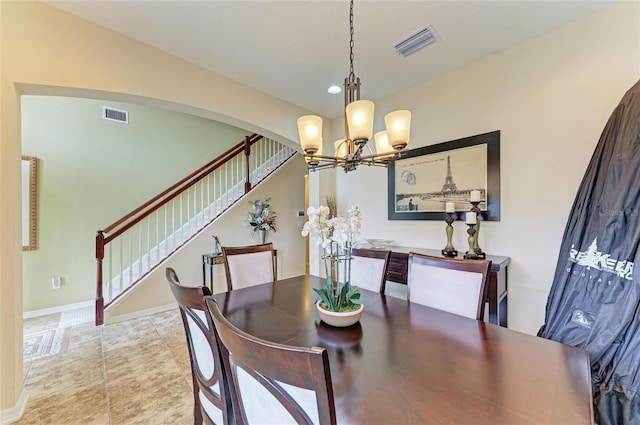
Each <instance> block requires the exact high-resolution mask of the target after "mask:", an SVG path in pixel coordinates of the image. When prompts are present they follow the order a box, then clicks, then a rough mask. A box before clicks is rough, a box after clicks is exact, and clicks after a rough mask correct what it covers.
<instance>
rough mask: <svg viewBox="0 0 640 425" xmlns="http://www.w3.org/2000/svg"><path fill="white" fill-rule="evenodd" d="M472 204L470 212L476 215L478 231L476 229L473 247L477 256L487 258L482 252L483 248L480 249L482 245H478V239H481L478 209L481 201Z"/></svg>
mask: <svg viewBox="0 0 640 425" xmlns="http://www.w3.org/2000/svg"><path fill="white" fill-rule="evenodd" d="M470 202H471V205H472V207H471V209H470V210H469V211H473V212H474V213H476V229H475V242H474V245H473V252H475V253H476V255H480V256H481V257H480V258H485V257H486V256H487V255H486V254H485V253H484V252H483V251H482V248H480V244H479V243H478V239H479V237H480V214H481V211H480V208H479V207H478V204H479V203H480V201H470Z"/></svg>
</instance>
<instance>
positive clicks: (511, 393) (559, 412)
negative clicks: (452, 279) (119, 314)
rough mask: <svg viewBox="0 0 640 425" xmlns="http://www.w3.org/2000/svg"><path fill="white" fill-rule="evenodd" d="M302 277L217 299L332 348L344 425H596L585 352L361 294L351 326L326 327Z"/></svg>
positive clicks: (256, 325)
mask: <svg viewBox="0 0 640 425" xmlns="http://www.w3.org/2000/svg"><path fill="white" fill-rule="evenodd" d="M323 283H324V279H322V278H319V277H315V276H310V275H303V276H298V277H293V278H289V279H284V280H279V281H276V282H274V283H269V284H263V285H258V286H254V287H251V288H245V289H240V290H234V291H231V292H228V293H221V294H217V295H215V298H216V301H217V302H218V304H219V305H220V307H221V308H222V310H223V313H224V315H225V317H227V318H228V319H229V320H230V321H231V322H232V323H233V324H234V325H235V326H237V327H238V328H240V329H242V330H244V331H245V332H248V333H249V334H251V335H254V336H256V337H259V338H262V339H266V340H268V341H272V342H278V343H284V344H290V345H296V346H309V347H310V346H318V347H325V348H326V349H327V351H328V353H329V362H330V369H331V379H332V383H333V390H334V397H335V402H336V416H337V422H338V424H493V425H495V424H562V425H564V424H567V425H568V424H591V423H593V407H592V406H593V405H592V396H591V378H590V368H589V358H588V354H587V352H586V351H585V350H582V349H578V348H575V347H570V346H568V345H564V344H560V343H557V342H553V341H549V340H546V339H542V338H538V337H535V336H532V335H527V334H524V333H520V332H517V331H513V330H510V329H506V328H503V327H499V326H495V325H491V324H487V323H484V322H480V321H475V320H471V319H467V318H465V317H461V316H457V315H454V314H450V313H447V312H444V311H440V310H437V309H433V308H429V307H425V306H422V305H419V304H414V303H410V302H408V301H407V300H402V299H398V298H393V297H390V296H385V295H381V294H379V293H377V292H371V291H366V290H361V293H362V302H363V304H364V313H363V315H362V318H361V319H360V322H359V323H357V324H356V325H353V326H351V327H348V328H334V327H331V326H328V325H326V324H325V323H324V322H322V321H321V320H320V318H319V316H318V313H317V311H316V306H315V302H316V300H317V297H316V295H315V293H314V292H313V291H312V288H313V287H318V288H319V287H321V286H322V284H323Z"/></svg>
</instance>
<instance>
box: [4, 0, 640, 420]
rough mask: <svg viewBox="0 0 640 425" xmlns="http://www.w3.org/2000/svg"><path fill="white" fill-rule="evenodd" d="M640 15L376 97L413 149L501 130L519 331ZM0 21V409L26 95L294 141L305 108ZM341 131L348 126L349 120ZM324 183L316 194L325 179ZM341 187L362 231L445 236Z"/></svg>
mask: <svg viewBox="0 0 640 425" xmlns="http://www.w3.org/2000/svg"><path fill="white" fill-rule="evenodd" d="M638 12H639V11H638V3H637V2H633V3H632V2H629V3H621V4H617V5H614V6H612V7H611V8H608V9H605V10H603V11H601V12H597V13H595V14H593V15H591V16H588V17H586V18H583V19H581V20H579V21H577V22H576V23H574V24H571V25H568V26H566V27H563V28H560V29H558V30H556V31H553V32H551V33H549V34H546V35H543V36H541V37H538V38H537V39H535V40H532V41H530V42H527V43H524V44H522V45H520V46H516V47H515V48H512V49H509V50H506V51H503V52H499V53H496V54H494V55H492V56H491V57H489V58H486V59H483V60H481V61H479V62H477V63H475V64H471V65H469V66H466V67H464V68H461V69H459V70H457V71H455V72H452V73H450V74H449V75H446V76H444V77H442V78H440V79H438V80H436V81H433V82H430V83H427V84H424V85H421V86H419V87H416V88H414V89H412V90H411V91H407V92H405V93H399V94H398V95H396V96H394V97H392V98H389V99H386V100H385V101H382V102H378V103H377V106H376V109H377V110H378V115H380V116H382V115H381V114H382V113H383V112H384V111H390V110H393V109H396V108H398V107H404V108H409V109H411V110H413V114H414V115H413V130H412V143H413V147H417V146H422V145H429V144H433V143H438V142H444V141H447V140H451V139H455V138H459V137H464V136H468V135H472V134H477V133H481V132H485V131H491V130H495V129H500V130H502V169H501V172H502V199H503V200H502V217H503V218H502V221H501V222H499V223H489V224H488V225H487V226H486V227H485V230H484V231H485V233H484V235H483V236H482V238H483V239H482V240H481V242H482V245H483V247H484V248H485V249H486V250H487V251H489V252H491V253H496V254H502V255H509V256H511V257H512V258H513V262H512V266H511V269H510V281H509V283H510V287H511V292H510V322H511V326H512V327H514V328H516V329H520V330H524V331H527V332H533V331H535V330H536V329H537V327H538V326H539V325H540V324H541V321H542V317H543V309H544V303H545V300H546V296H547V293H548V288H549V285H550V283H551V276H552V274H553V269H554V267H555V261H556V259H555V255H556V254H557V251H558V247H559V242H560V238H561V234H562V231H563V228H564V222H565V220H566V217H567V214H568V209H569V208H570V205H571V202H572V199H573V196H574V194H575V190H576V188H577V185H578V183H579V181H580V179H581V177H582V173H583V171H584V169H585V166H586V163H587V162H588V159H589V157H590V155H591V152H592V151H593V147H594V145H595V143H596V140H597V138H598V136H599V134H600V131H601V129H602V127H603V125H604V123H605V121H606V119H607V117H608V115H609V113H610V111H611V110H612V108H613V107H614V106H615V105H616V103H617V102H618V100H619V99H620V97H621V96H622V94H623V93H624V91H625V90H626V89H627V88H628V87H630V86H631V84H632V83H634V82H635V81H636V80H637V79H638V77H639V76H640V60H639V54H640V53H639V52H640V42H639V40H638V28H639V27H640V25H639V22H638V16H639V13H638ZM0 23H1V33H0V39H2V51H1V52H0V54H1V58H0V59H1V61H2V75H1V76H0V78H1V80H0V91H1V92H2V93H1V94H2V96H1V102H2V103H1V108H2V111H1V114H0V117H1V118H0V119H1V130H0V131H1V133H0V134H1V137H2V140H1V144H0V200H1V203H2V206H1V208H0V258H1V261H0V306H1V308H2V316H1V320H2V322H1V323H0V330H1V335H0V344H1V346H0V356H1V358H0V411H2V410H6V409H10V408H12V407H13V406H15V405H16V403H17V402H18V399H19V397H20V395H21V392H22V350H21V345H22V332H21V316H22V272H21V251H20V245H21V243H20V242H21V240H20V239H21V238H20V231H19V228H20V214H19V212H18V209H17V205H19V202H18V200H19V190H18V181H19V168H18V164H19V157H20V134H19V131H20V130H19V129H20V124H19V123H20V116H19V97H18V96H17V92H18V91H21V90H22V91H26V92H28V93H29V94H67V95H75V96H78V97H91V98H103V99H111V100H119V101H127V102H129V101H131V102H135V103H141V104H150V105H155V106H161V107H165V108H174V109H176V110H181V111H184V112H189V113H194V114H196V115H200V116H204V117H207V118H212V119H219V120H221V121H223V122H226V123H228V124H232V125H236V126H238V127H241V128H247V129H249V130H251V131H256V132H258V133H262V134H265V135H267V136H276V137H275V138H277V139H279V140H283V141H287V140H288V141H292V140H296V138H297V136H296V129H295V119H296V118H297V117H298V116H299V115H302V114H303V113H305V112H306V111H302V110H300V108H297V107H295V106H293V105H290V104H287V103H285V102H283V101H280V100H278V99H275V98H273V97H270V96H267V95H265V94H262V93H259V92H257V91H255V90H252V89H250V88H248V87H245V86H242V85H240V84H238V83H235V82H233V81H231V80H229V79H226V78H223V77H220V76H217V75H215V74H212V73H210V72H207V71H205V70H203V69H201V68H198V67H195V66H193V65H190V64H188V63H186V62H184V61H181V60H178V59H176V58H173V57H171V56H168V55H166V54H164V53H162V52H159V51H156V50H153V49H150V48H149V47H147V46H145V45H143V44H140V43H136V42H133V41H131V40H127V39H126V38H124V37H122V36H119V35H115V34H113V33H110V32H109V31H106V30H104V29H103V28H100V27H97V26H95V25H92V24H89V23H87V22H84V21H81V20H78V19H76V18H73V17H71V16H70V15H66V14H64V13H61V12H59V11H56V10H54V9H52V8H50V7H48V6H46V5H44V4H41V3H36V2H0ZM150 69H151V70H153V71H152V72H149V70H150ZM114 75H118V76H121V78H117V79H116V78H114V77H113V76H114ZM51 87H53V88H51ZM60 87H62V88H65V89H60ZM125 94H126V95H125ZM334 127H335V128H336V129H337V132H339V131H340V129H341V128H342V123H341V122H340V123H339V124H337V125H335V126H334ZM337 136H339V134H336V137H335V138H337ZM327 139H329V140H331V139H332V138H327ZM316 178H318V176H317V175H316V176H315V177H313V179H316ZM315 183H317V182H312V184H313V185H314V189H313V190H315V191H316V193H318V194H319V193H321V192H322V191H323V190H324V189H323V187H324V186H323V185H322V184H315ZM336 186H337V190H338V197H339V202H345V203H346V204H351V203H357V204H358V205H360V207H361V209H362V210H363V212H364V214H365V221H364V231H365V234H372V235H375V236H380V237H383V236H388V237H390V238H392V239H395V240H396V241H398V242H399V243H402V244H407V245H416V246H426V247H434V248H440V247H441V245H442V244H443V241H444V235H443V233H444V232H443V230H442V225H441V224H438V223H435V222H388V221H387V220H386V214H387V211H386V174H385V172H384V170H382V169H367V168H364V169H362V170H359V171H357V172H355V173H349V174H347V175H344V174H342V173H341V172H338V175H337V177H336ZM372 188H374V189H372ZM316 201H317V199H316ZM312 202H313V200H312ZM12 206H13V207H12ZM460 234H461V232H460V230H458V231H457V233H456V244H457V246H458V247H461V246H463V244H462V242H461V241H460ZM438 241H440V242H438ZM203 247H204V245H203Z"/></svg>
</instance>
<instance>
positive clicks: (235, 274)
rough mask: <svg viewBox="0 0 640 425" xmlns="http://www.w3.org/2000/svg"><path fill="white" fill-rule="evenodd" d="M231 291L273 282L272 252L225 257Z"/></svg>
mask: <svg viewBox="0 0 640 425" xmlns="http://www.w3.org/2000/svg"><path fill="white" fill-rule="evenodd" d="M227 262H228V264H229V273H230V275H231V282H232V283H233V289H241V288H247V287H249V286H254V285H260V284H262V283H269V282H273V280H274V276H273V254H272V251H262V252H253V253H249V254H236V255H229V256H228V257H227Z"/></svg>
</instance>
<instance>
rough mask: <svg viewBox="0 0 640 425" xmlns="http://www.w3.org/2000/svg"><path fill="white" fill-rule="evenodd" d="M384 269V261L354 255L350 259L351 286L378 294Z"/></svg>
mask: <svg viewBox="0 0 640 425" xmlns="http://www.w3.org/2000/svg"><path fill="white" fill-rule="evenodd" d="M384 268H385V260H384V259H379V258H368V257H360V256H356V255H354V256H353V258H352V259H351V285H353V286H357V287H358V288H362V289H368V290H369V291H375V292H379V291H380V282H381V281H382V274H383V273H384Z"/></svg>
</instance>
